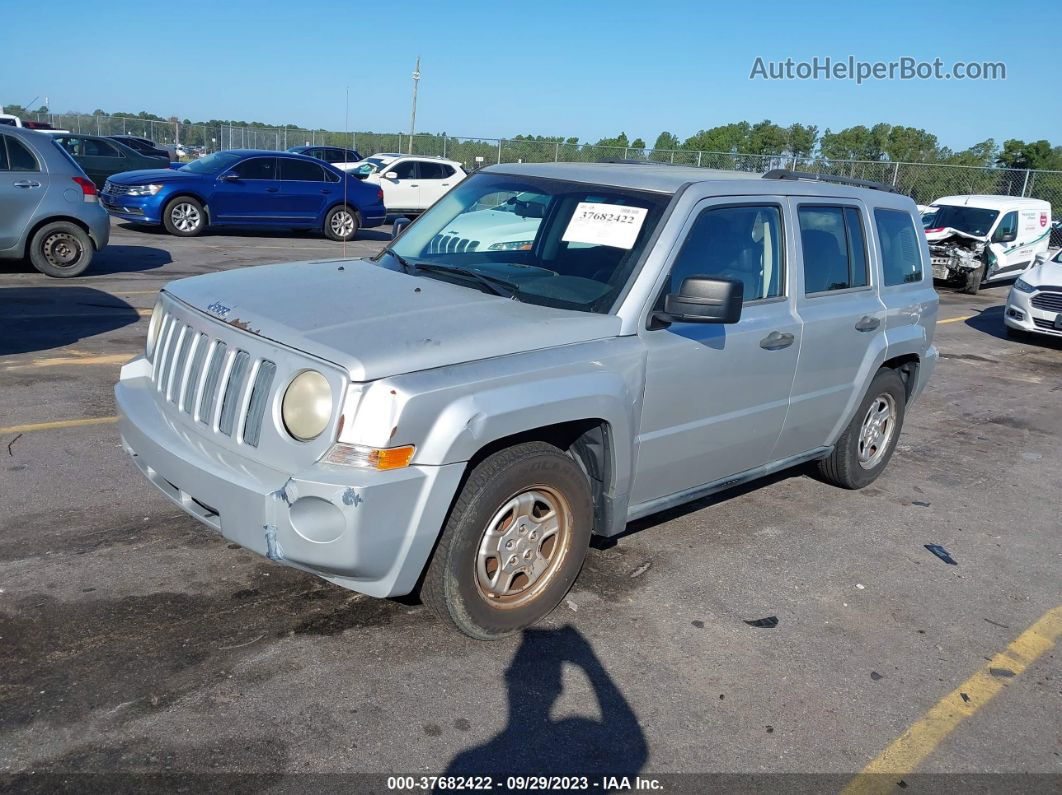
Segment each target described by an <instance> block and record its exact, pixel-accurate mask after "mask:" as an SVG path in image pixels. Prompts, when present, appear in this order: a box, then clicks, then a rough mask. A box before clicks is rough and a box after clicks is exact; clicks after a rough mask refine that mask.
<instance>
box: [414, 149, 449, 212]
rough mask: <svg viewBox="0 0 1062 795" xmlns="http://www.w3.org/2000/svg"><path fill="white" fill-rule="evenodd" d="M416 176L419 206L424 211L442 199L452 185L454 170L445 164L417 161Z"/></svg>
mask: <svg viewBox="0 0 1062 795" xmlns="http://www.w3.org/2000/svg"><path fill="white" fill-rule="evenodd" d="M417 176H418V180H417V181H418V182H419V183H420V206H421V207H422V208H423V209H425V210H426V209H428V208H429V207H431V206H432V205H433V204H435V202H437V201H438V200H439V199H440V198H442V196H443V194H445V193H446V191H448V190H450V186H451V185H453V184H454V178H453V177H454V169H453V167H452V166H449V165H447V164H446V163H433V162H431V161H430V160H418V161H417Z"/></svg>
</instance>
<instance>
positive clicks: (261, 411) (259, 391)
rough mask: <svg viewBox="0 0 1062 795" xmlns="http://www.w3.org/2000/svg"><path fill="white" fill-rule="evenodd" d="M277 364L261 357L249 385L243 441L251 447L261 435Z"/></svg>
mask: <svg viewBox="0 0 1062 795" xmlns="http://www.w3.org/2000/svg"><path fill="white" fill-rule="evenodd" d="M276 373H277V366H276V365H275V364H273V362H271V361H269V360H268V359H263V360H262V362H261V364H260V365H259V366H258V372H257V373H256V374H255V378H254V385H253V386H252V387H251V395H250V398H249V399H248V402H247V412H246V414H245V415H244V416H245V418H246V419H245V421H244V428H243V441H244V442H246V443H247V444H249V445H250V446H251V447H257V446H258V440H259V439H260V438H261V436H262V419H263V417H265V410H266V406H267V405H268V403H269V390H270V388H271V387H272V386H273V378H274V377H275V376H276Z"/></svg>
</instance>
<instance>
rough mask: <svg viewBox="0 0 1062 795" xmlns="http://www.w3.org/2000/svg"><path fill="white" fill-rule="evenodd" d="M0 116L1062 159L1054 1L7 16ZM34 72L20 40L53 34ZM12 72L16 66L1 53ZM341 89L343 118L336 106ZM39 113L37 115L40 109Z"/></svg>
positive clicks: (424, 6)
mask: <svg viewBox="0 0 1062 795" xmlns="http://www.w3.org/2000/svg"><path fill="white" fill-rule="evenodd" d="M6 5H7V8H6V9H5V12H4V18H5V21H4V24H3V26H2V27H0V52H3V53H5V56H4V58H3V59H2V62H0V104H7V103H17V104H25V103H28V102H29V101H31V100H32V99H34V98H35V97H41V98H43V97H47V98H48V104H49V107H50V108H51V110H52V111H54V112H63V111H69V110H80V111H83V112H91V111H92V110H93V109H95V108H103V109H106V110H108V111H118V110H121V111H132V112H137V111H140V110H146V111H148V112H151V113H155V114H158V115H160V116H167V117H168V116H171V115H174V116H178V117H180V118H182V119H183V118H191V119H193V120H205V119H211V118H221V119H242V120H256V121H264V122H269V123H293V124H298V125H300V126H307V127H322V128H325V129H334V130H343V129H352V130H356V131H374V132H395V131H408V129H409V121H410V119H409V115H410V100H411V90H412V80H411V73H412V71H413V64H414V61H415V59H416V57H417V56H418V55H420V56H421V58H422V64H421V72H422V79H421V81H420V89H419V99H418V104H417V129H418V131H425V132H447V133H449V134H451V135H462V136H482V137H506V136H512V135H515V134H518V133H524V134H529V133H534V134H539V135H564V136H577V137H579V139H580V140H582V141H591V142H592V141H596V140H597V139H599V138H602V137H605V136H613V135H616V134H618V133H619V132H620V131H624V132H626V133H627V134H628V136H630V137H631V138H632V139H633V138H635V137H639V136H640V137H642V138H644V139H645V140H646V141H647V142H648V143H649V145H652V143H653V141H654V140H655V139H656V136H657V135H658V134H659V133H660V132H661V131H663V130H668V131H670V132H673V133H675V134H677V135H678V136H679V138H680V139H684V138H686V137H687V136H689V135H692V134H693V133H695V132H697V131H698V130H701V129H707V128H710V127H713V126H716V125H719V124H726V123H729V122H736V121H742V120H747V121H750V122H756V121H760V120H763V119H770V120H771V121H774V122H776V123H778V124H783V125H787V124H790V123H792V122H801V123H805V124H814V125H817V126H818V127H819V130H820V132H821V131H823V130H825V129H827V128H830V129H832V130H834V131H836V130H839V129H841V128H844V127H848V126H851V125H855V124H866V125H868V126H869V125H871V124H874V123H876V122H879V121H885V122H888V123H891V124H903V125H908V126H914V127H921V128H925V129H927V130H929V131H930V132H932V133H934V134H936V135H937V136H938V138H939V140H940V143H941V144H944V145H947V146H950V147H951V148H953V149H963V148H965V147H967V146H970V145H971V144H974V143H976V142H978V141H982V140H984V139H986V138H994V139H995V140H996V141H997V143H999V142H1002V141H1003V140H1005V139H1008V138H1020V139H1023V140H1037V139H1041V138H1046V139H1048V140H1050V141H1051V142H1052V143H1054V144H1055V145H1059V144H1062V102H1060V101H1059V96H1060V94H1062V58H1060V57H1059V52H1058V47H1057V45H1055V44H1052V43H1051V38H1050V37H1051V36H1052V35H1053V32H1055V31H1058V30H1060V29H1062V3H1048V2H1042V0H1040V1H1038V2H1026V0H1006V1H1005V2H1004V1H1001V0H995V1H994V2H982V1H981V0H973V1H971V2H951V3H942V4H941V3H928V2H925V1H924V0H923V1H922V2H906V0H903V1H902V2H901V1H898V0H893V1H892V2H879V3H875V4H870V3H865V4H864V3H840V2H803V3H792V2H788V3H785V2H773V0H759V1H758V2H756V3H740V2H729V3H722V4H718V5H716V4H712V3H708V2H670V3H655V4H654V3H646V2H637V3H633V2H631V3H628V2H624V1H623V0H612V2H609V3H600V2H594V3H590V2H579V0H567V2H554V0H523V1H522V2H511V1H510V2H507V1H506V0H490V2H483V1H481V0H445V1H444V0H436V1H435V2H423V1H422V0H406V1H405V2H403V3H401V4H399V5H396V6H388V5H386V4H385V5H379V4H376V5H372V4H363V3H344V2H335V1H334V0H333V2H322V1H321V0H301V2H299V3H292V2H286V3H276V4H272V3H270V2H268V0H257V1H256V2H251V1H250V0H216V2H212V3H206V4H195V3H193V4H187V3H183V4H181V3H179V4H162V5H159V4H154V5H151V6H150V8H148V7H144V8H140V7H138V6H135V5H134V6H130V5H129V4H113V3H106V4H104V3H91V2H85V0H76V2H71V1H69V0H51V2H48V3H28V2H11V3H8V4H6ZM59 19H61V20H63V22H64V25H63V27H64V29H65V30H66V31H67V33H66V34H64V36H63V37H62V39H63V41H64V42H66V44H62V45H56V44H54V42H53V45H52V46H49V47H48V48H47V57H39V56H40V55H41V53H39V52H36V51H34V50H33V49H32V48H31V49H30V50H28V51H27V50H26V49H25V42H27V41H30V42H33V41H40V40H42V38H41V37H42V36H45V34H46V32H49V31H50V33H47V35H49V36H50V35H54V32H55V30H56V27H55V24H56V20H59ZM19 52H28V53H34V52H36V54H33V55H27V58H29V61H28V62H25V63H26V65H25V66H23V65H20V63H19V61H17V60H16V59H15V58H14V57H12V54H14V53H19ZM850 55H851V56H854V58H855V59H856V60H861V61H868V62H870V61H894V60H898V59H900V58H901V57H905V56H907V57H911V58H914V59H916V60H918V61H927V62H928V61H932V60H933V59H934V58H940V59H941V60H942V61H943V62H944V68H945V69H948V68H950V66H951V65H952V64H953V63H954V62H956V61H964V62H982V61H992V62H997V61H1002V62H1003V63H1005V64H1006V68H1007V78H1006V79H1005V80H997V81H984V80H962V81H960V80H955V79H952V80H925V81H923V80H911V81H901V80H885V81H870V82H866V83H863V84H862V85H857V84H856V83H855V82H854V81H848V80H837V79H830V80H787V81H767V80H762V79H750V78H749V75H750V72H751V71H752V68H753V66H754V64H755V62H756V59H757V58H762V59H763V60H764V62H769V61H784V60H785V59H787V58H792V59H793V60H794V62H799V61H810V60H811V59H812V58H813V57H815V56H817V57H818V58H819V59H820V62H821V61H822V59H824V58H825V57H827V56H828V57H830V58H832V59H833V60H834V61H837V60H844V59H847V58H848V56H850ZM348 88H349V97H350V99H349V120H347V119H346V113H345V97H346V94H347V90H348ZM42 101H43V99H39V100H38V101H37V103H35V105H36V104H39V103H40V102H42Z"/></svg>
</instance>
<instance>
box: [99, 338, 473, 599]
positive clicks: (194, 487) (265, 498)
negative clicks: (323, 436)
mask: <svg viewBox="0 0 1062 795" xmlns="http://www.w3.org/2000/svg"><path fill="white" fill-rule="evenodd" d="M156 394H157V391H156V390H155V388H154V385H153V384H152V383H151V381H150V365H149V364H148V363H147V361H146V360H144V359H137V360H134V361H133V362H131V363H130V364H128V365H126V366H125V367H124V368H123V369H122V377H121V380H120V381H119V383H118V385H117V386H116V387H115V400H116V403H117V406H118V412H119V415H120V418H119V428H120V430H121V435H122V445H123V446H124V448H125V450H126V452H128V453H129V454H130V456H131V457H132V459H133V462H134V463H135V464H136V466H137V468H138V469H140V471H141V472H142V473H143V474H144V476H145V477H146V478H147V479H148V480H149V481H151V483H153V484H154V485H155V486H156V487H157V488H158V489H159V490H160V491H161V492H162V493H163V494H165V495H166V496H167V497H169V498H170V499H171V500H172V501H173V502H174V503H176V504H177V505H178V506H179V507H181V508H182V509H183V510H185V511H186V512H187V513H189V514H190V515H192V516H194V517H195V518H197V519H199V520H200V521H201V522H203V523H204V524H206V525H207V526H208V527H210V528H212V529H214V530H215V531H218V532H220V533H221V535H223V536H224V537H225V538H227V539H229V540H231V541H234V542H236V543H237V544H240V545H241V546H244V547H246V548H247V549H250V550H252V551H254V552H257V553H258V554H260V555H263V556H265V557H268V558H269V559H271V560H274V561H276V562H279V563H283V564H285V565H289V566H293V567H295V568H299V569H303V570H305V571H309V572H312V573H314V574H317V575H319V576H321V577H323V578H324V579H326V580H329V581H331V582H334V583H336V584H338V585H342V586H344V587H347V588H350V589H352V590H355V591H360V592H362V593H366V594H369V595H370V596H396V595H401V594H405V593H409V592H410V591H411V590H412V589H413V587H414V586H415V585H416V582H417V580H418V578H419V576H420V573H421V570H422V569H423V567H424V564H425V562H426V561H427V559H428V556H429V555H430V553H431V550H432V547H433V546H434V544H435V540H436V538H437V537H438V534H439V531H440V529H441V527H442V524H443V522H444V520H445V517H446V513H447V511H448V510H449V507H450V502H451V500H452V498H453V495H454V493H455V492H456V489H457V485H458V483H459V481H460V478H461V475H462V472H463V465H461V464H451V465H447V466H414V467H409V468H407V469H401V470H394V471H391V472H378V471H375V470H364V469H355V468H348V467H336V466H330V465H322V464H314V465H313V466H310V467H308V468H307V469H305V470H304V471H302V472H298V473H288V472H283V471H280V470H277V469H274V468H271V467H268V466H265V465H262V464H260V463H258V462H256V461H254V460H252V459H249V458H245V457H243V456H238V455H234V454H233V453H231V452H230V451H228V450H224V449H222V448H220V447H219V446H217V445H216V444H213V443H211V441H210V440H209V439H207V438H205V437H201V436H199V435H197V434H196V433H195V432H194V431H191V430H189V429H188V428H186V427H185V426H184V425H183V424H181V423H179V422H175V421H173V420H172V419H171V418H169V417H168V416H167V414H166V412H165V410H164V409H163V408H162V407H161V406H160V405H159V403H158V402H157V401H156Z"/></svg>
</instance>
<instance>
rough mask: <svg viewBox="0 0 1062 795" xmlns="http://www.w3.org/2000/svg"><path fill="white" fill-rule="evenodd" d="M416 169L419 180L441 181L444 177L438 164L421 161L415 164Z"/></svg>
mask: <svg viewBox="0 0 1062 795" xmlns="http://www.w3.org/2000/svg"><path fill="white" fill-rule="evenodd" d="M417 167H418V168H419V169H420V178H421V179H442V178H443V177H444V176H445V174H443V170H442V166H441V165H440V164H439V163H425V162H424V161H423V160H422V161H421V162H419V163H417Z"/></svg>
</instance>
